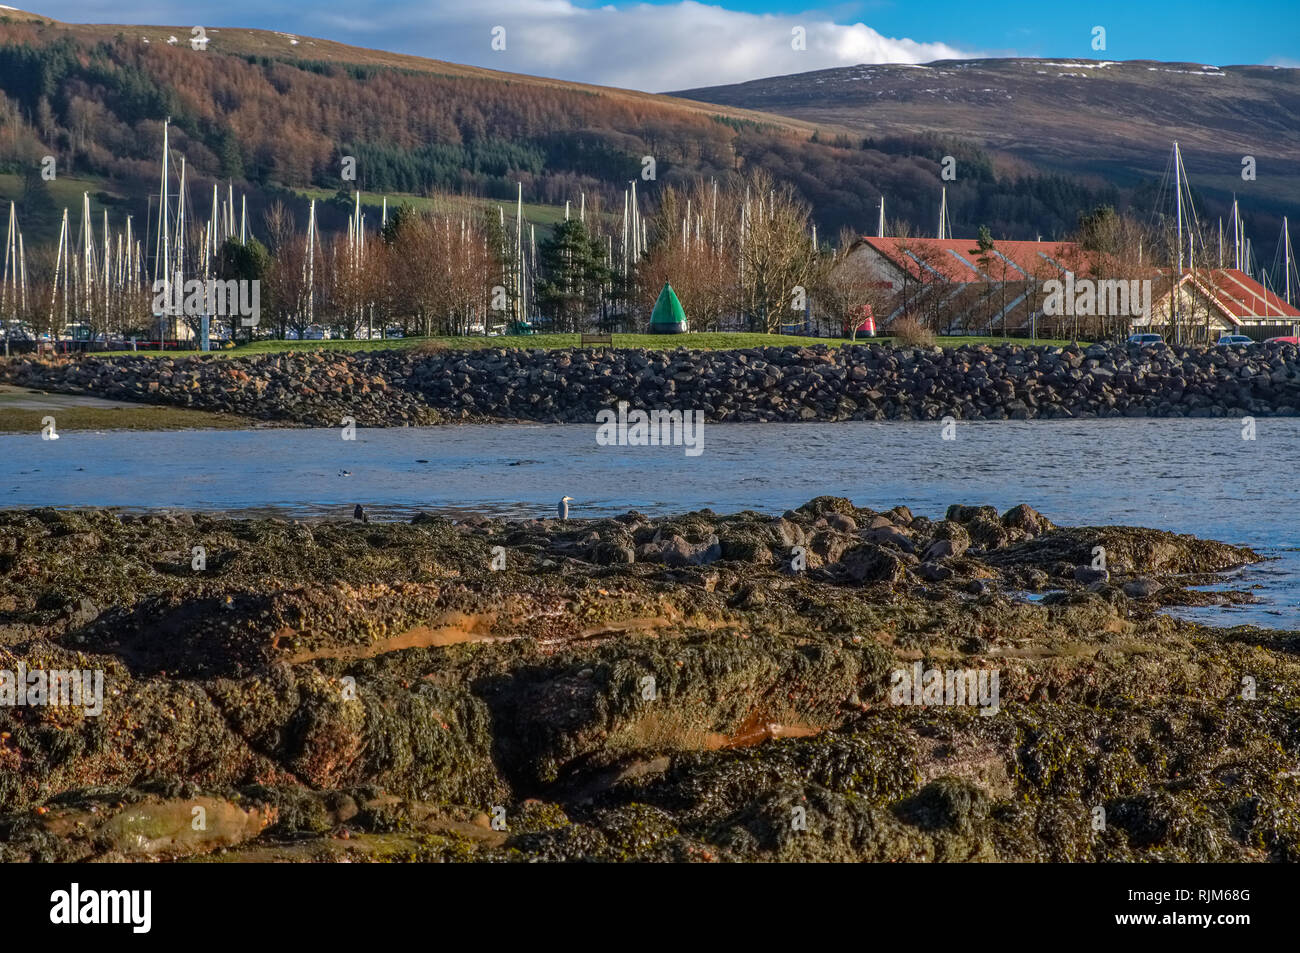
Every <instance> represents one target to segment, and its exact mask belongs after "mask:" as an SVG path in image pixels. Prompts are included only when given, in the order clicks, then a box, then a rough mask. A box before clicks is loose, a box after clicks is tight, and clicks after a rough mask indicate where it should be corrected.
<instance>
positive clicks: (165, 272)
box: [146, 116, 172, 303]
mask: <svg viewBox="0 0 1300 953" xmlns="http://www.w3.org/2000/svg"><path fill="white" fill-rule="evenodd" d="M170 122H171V117H170V116H168V117H167V119H166V121H164V122H163V156H162V185H161V186H160V187H159V189H158V199H159V203H158V247H157V251H156V253H155V255H154V260H153V277H154V281H155V282H156V281H157V280H158V278H159V273H160V272H161V276H162V280H163V281H165V282H166V283H167V285H166V287H167V289H168V290H169V291H170V289H171V283H172V268H171V244H170V242H171V235H170V229H171V222H170V216H169V214H168V210H167V154H168V151H169V150H168V147H167V126H168V124H169V123H170ZM146 224H148V223H147V222H146ZM167 300H168V302H169V303H170V301H171V295H170V294H168V296H167Z"/></svg>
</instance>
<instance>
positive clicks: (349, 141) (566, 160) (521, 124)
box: [0, 19, 1127, 239]
mask: <svg viewBox="0 0 1300 953" xmlns="http://www.w3.org/2000/svg"><path fill="white" fill-rule="evenodd" d="M521 79H522V78H521ZM169 116H170V117H171V120H172V126H171V130H172V140H171V141H172V147H173V149H175V150H176V152H177V153H178V154H180V155H183V156H184V157H185V158H186V162H187V168H188V175H189V177H190V181H191V182H192V183H193V184H194V186H195V188H196V194H199V195H202V194H203V192H202V191H200V190H202V189H210V185H211V183H212V182H223V183H224V182H227V181H233V182H234V183H236V184H237V185H242V186H245V187H246V188H248V189H250V190H251V192H252V196H253V197H252V198H251V199H250V202H252V203H253V204H255V205H256V206H257V207H258V208H259V209H261V208H264V207H265V206H266V205H268V204H270V202H271V201H273V200H274V199H277V198H278V199H281V200H284V199H286V197H287V196H288V194H289V193H288V192H287V191H286V190H290V189H302V188H309V187H314V188H322V189H328V190H336V189H344V190H347V189H352V188H356V189H360V190H362V191H363V192H366V193H371V194H374V193H387V194H396V193H405V194H414V195H424V194H427V193H429V192H432V191H438V192H444V193H455V194H462V195H473V196H481V197H485V198H495V199H503V200H505V199H513V198H515V196H516V194H517V193H516V190H517V188H518V187H519V186H522V190H523V197H524V200H525V201H529V202H537V203H545V204H556V205H562V204H563V203H564V202H565V201H573V202H575V203H576V202H577V201H578V199H579V196H581V195H583V194H585V195H586V196H587V199H588V201H589V202H592V203H596V204H602V205H604V206H605V207H609V208H616V207H618V205H619V203H621V201H622V192H623V190H624V189H625V188H626V186H627V184H628V182H629V181H630V180H632V179H637V180H638V187H639V189H640V190H641V193H642V195H643V196H644V197H645V198H646V200H647V201H648V202H650V203H652V204H653V203H654V202H655V201H656V198H657V191H658V190H662V189H663V188H664V187H666V186H671V185H677V186H683V187H684V186H688V185H689V184H690V183H692V182H695V181H698V180H700V179H716V180H718V181H719V182H720V183H721V184H723V185H724V186H730V185H734V184H735V183H736V182H738V181H740V180H741V178H742V176H743V175H745V174H747V173H749V172H752V171H756V170H763V171H766V172H767V173H769V174H770V175H771V176H772V177H773V178H774V179H775V180H776V181H777V182H780V183H788V184H789V185H791V186H792V187H793V188H794V189H795V191H796V193H797V194H798V195H799V197H800V198H802V199H803V200H804V201H806V202H807V203H808V204H809V205H810V206H811V207H812V210H813V220H814V222H815V223H816V224H817V225H818V227H819V228H820V229H821V230H823V232H825V233H827V234H830V233H832V232H835V231H838V230H840V229H842V228H851V229H855V230H859V231H873V230H874V224H875V221H876V216H877V210H878V207H879V201H880V197H881V195H882V194H883V195H884V196H886V204H887V209H888V213H889V217H890V218H891V219H899V220H903V221H907V222H910V223H912V224H913V225H914V226H915V227H916V228H917V229H918V230H921V231H923V232H927V233H928V232H930V231H932V230H933V229H934V227H935V223H936V222H937V216H938V209H939V191H940V186H941V184H946V185H947V187H948V203H949V214H950V217H951V220H952V225H953V228H954V229H955V231H956V232H957V233H968V234H974V232H975V231H976V230H977V229H978V228H979V226H981V225H983V226H987V227H988V228H989V229H990V230H991V231H992V233H993V234H994V235H995V236H997V237H999V238H1008V239H1010V238H1034V237H1035V236H1037V235H1042V236H1043V237H1045V238H1056V237H1061V236H1063V235H1064V234H1066V233H1068V232H1069V231H1070V230H1071V229H1072V228H1073V227H1074V225H1075V223H1076V221H1077V216H1078V213H1079V212H1080V211H1082V210H1084V209H1088V208H1093V207H1095V206H1097V205H1099V204H1110V205H1115V206H1123V205H1124V204H1126V200H1127V197H1126V196H1124V195H1121V194H1120V193H1119V192H1117V191H1116V190H1115V189H1113V188H1109V187H1105V186H1094V185H1090V184H1086V183H1083V182H1079V181H1075V180H1072V179H1067V178H1063V177H1061V176H1037V175H1032V174H1029V175H1026V174H1017V175H1011V174H999V173H998V172H997V171H996V169H995V167H994V164H993V162H992V160H991V159H990V157H989V156H988V155H987V154H985V153H983V152H981V151H980V150H979V149H977V148H974V147H971V146H965V145H962V144H960V143H953V142H943V141H940V140H937V139H935V138H933V137H929V138H927V137H890V138H879V139H872V138H868V139H865V140H861V139H850V138H847V137H843V136H841V137H838V138H827V137H823V136H821V135H819V134H812V135H811V136H809V135H808V134H806V133H803V132H801V131H799V130H796V129H794V128H791V127H788V126H781V125H776V124H773V123H766V122H762V121H757V120H755V121H749V120H744V119H736V118H734V117H730V116H722V115H710V114H709V113H707V112H704V111H700V110H699V109H692V108H686V107H684V106H683V105H681V104H679V103H676V102H674V101H672V100H669V99H663V100H655V99H651V98H647V97H634V96H624V95H620V94H619V93H618V92H617V91H611V90H600V89H596V88H594V87H593V88H590V89H584V88H582V87H577V86H573V85H563V84H546V83H541V82H536V81H531V82H524V81H519V82H515V81H511V80H510V79H509V77H508V76H505V75H503V76H502V78H497V77H495V76H490V75H483V76H478V75H448V74H440V73H436V72H421V71H416V70H408V69H398V68H390V67H376V66H371V65H355V64H347V63H338V62H319V61H309V60H290V59H281V58H270V57H266V56H241V55H234V54H229V53H220V52H211V51H206V52H198V51H194V50H191V49H190V48H189V47H188V46H187V45H185V44H183V43H182V44H178V45H174V46H172V45H165V44H159V43H144V42H141V41H140V40H139V39H138V38H133V37H127V36H125V35H123V34H118V35H116V36H114V37H112V38H111V39H104V40H99V41H95V42H90V41H87V40H83V39H79V38H74V37H73V36H71V35H69V34H68V33H66V32H65V31H60V30H59V29H58V28H57V27H54V26H50V25H38V24H31V23H17V22H6V21H4V20H2V19H0V171H5V172H10V173H16V174H18V175H19V176H21V177H23V178H24V179H25V183H24V188H23V191H22V195H21V196H20V211H21V212H22V213H23V214H24V216H25V221H26V222H27V223H28V227H29V228H31V229H34V230H35V233H36V234H37V235H40V236H45V237H48V236H49V232H50V230H51V229H52V230H53V232H54V234H55V235H57V231H58V214H59V212H58V210H57V209H53V208H52V203H51V202H50V201H49V199H48V196H44V195H42V194H41V192H42V185H41V181H40V179H39V178H37V177H33V176H32V175H31V170H32V169H33V168H35V167H36V166H37V164H38V163H39V161H40V159H41V157H42V156H45V155H54V156H55V157H56V159H57V163H58V169H59V171H60V174H64V175H75V176H82V177H89V178H93V179H96V180H101V181H103V182H104V183H106V185H107V186H108V187H110V188H111V190H112V191H115V192H117V193H119V194H121V195H126V196H129V197H130V198H128V199H126V200H124V201H123V202H121V203H120V204H124V205H125V206H126V210H127V211H131V212H133V213H134V214H135V215H136V216H137V220H143V217H144V216H145V215H147V214H148V206H147V204H146V196H147V195H148V194H149V191H150V190H151V189H154V188H155V186H156V178H157V165H158V157H159V155H160V153H161V148H162V120H163V119H165V118H167V117H169ZM945 155H953V156H955V157H956V158H957V159H958V162H959V170H960V172H959V175H958V178H957V180H956V181H955V182H949V183H943V182H941V179H940V174H939V172H940V162H941V160H942V158H943V156H945ZM347 156H351V157H352V158H353V159H355V160H356V161H355V179H349V180H345V178H344V174H343V170H344V162H343V160H344V157H347ZM647 156H649V157H652V158H653V160H654V169H653V175H654V177H653V179H647V178H646V177H645V176H644V175H643V170H645V168H646V166H645V157H647ZM342 221H343V219H342V218H340V220H339V223H338V224H340V225H341V224H342ZM325 224H326V226H327V227H328V226H329V225H330V222H328V221H326V222H325Z"/></svg>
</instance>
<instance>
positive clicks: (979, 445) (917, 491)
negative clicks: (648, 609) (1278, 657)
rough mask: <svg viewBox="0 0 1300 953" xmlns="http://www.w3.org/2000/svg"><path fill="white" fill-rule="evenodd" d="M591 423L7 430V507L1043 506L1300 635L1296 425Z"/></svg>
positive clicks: (3, 469)
mask: <svg viewBox="0 0 1300 953" xmlns="http://www.w3.org/2000/svg"><path fill="white" fill-rule="evenodd" d="M595 433H596V430H595V426H594V425H592V426H582V425H554V426H551V425H483V426H463V427H435V428H406V429H376V430H364V429H362V430H358V431H357V434H356V440H355V441H345V440H343V439H341V436H340V431H339V430H270V429H268V430H256V431H177V432H167V433H134V432H129V431H118V432H108V433H95V432H65V433H63V434H61V436H60V439H59V440H57V441H42V440H41V439H40V438H39V436H37V435H4V436H0V507H31V506H63V507H68V506H118V507H125V508H129V509H152V508H191V509H199V510H208V511H214V510H215V511H226V512H235V511H248V512H261V513H266V512H274V513H278V514H280V515H285V516H294V517H315V516H348V515H350V514H351V511H352V507H353V505H354V504H356V503H361V504H363V505H364V506H366V507H367V509H368V510H369V511H370V512H371V514H372V517H375V516H378V517H381V518H382V517H383V516H385V515H388V516H393V517H399V516H405V515H409V513H410V512H412V511H413V510H416V509H424V510H433V511H439V510H441V511H448V512H465V511H474V512H482V513H489V514H498V515H506V516H513V517H524V516H550V515H552V514H553V513H554V510H555V504H556V501H558V500H559V499H560V497H562V496H571V497H574V499H575V502H574V504H573V511H572V512H573V515H574V516H592V515H606V514H612V513H621V512H625V511H627V510H629V509H637V510H640V511H642V512H646V513H675V512H684V511H686V510H691V509H699V508H703V507H711V508H712V509H714V510H716V511H718V512H734V511H736V510H742V509H754V510H759V511H762V512H772V513H779V512H782V511H784V510H785V509H788V508H790V507H794V506H797V505H799V504H800V503H803V502H805V501H807V500H809V499H811V498H812V497H815V496H820V495H825V494H830V495H835V496H846V497H849V498H850V499H852V500H853V501H854V502H855V503H857V504H859V505H861V506H869V507H872V508H875V509H887V508H888V507H891V506H893V505H895V504H898V503H905V504H907V505H908V506H909V507H911V508H912V510H913V512H916V513H920V514H924V515H926V516H932V517H937V516H942V515H943V512H944V510H945V509H946V508H947V506H948V504H949V503H956V502H964V503H991V504H993V505H994V506H997V507H998V508H999V509H1006V508H1007V507H1010V506H1014V505H1015V504H1017V503H1029V504H1030V505H1032V506H1034V507H1035V508H1037V509H1039V510H1041V511H1042V512H1043V513H1044V514H1046V515H1047V516H1048V517H1049V518H1051V519H1052V520H1054V521H1056V522H1058V523H1062V524H1065V525H1072V524H1120V523H1123V524H1132V525H1140V526H1153V527H1157V528H1160V529H1168V530H1173V531H1176V532H1181V533H1194V534H1196V535H1198V536H1204V537H1209V538H1213V539H1220V540H1223V541H1225V542H1230V543H1239V544H1244V545H1248V546H1251V547H1253V548H1255V549H1257V550H1260V551H1262V552H1264V553H1266V554H1267V555H1269V556H1271V557H1274V558H1273V559H1272V560H1271V561H1270V562H1267V563H1264V564H1262V565H1260V566H1256V567H1251V568H1248V569H1244V570H1242V571H1241V572H1240V573H1239V574H1237V576H1236V577H1235V578H1234V579H1232V580H1230V581H1231V583H1232V584H1233V585H1234V586H1239V587H1240V586H1246V587H1256V593H1257V595H1258V596H1259V598H1260V599H1261V600H1262V602H1261V604H1259V605H1256V606H1251V607H1238V608H1232V609H1227V608H1211V609H1198V610H1193V611H1191V612H1189V613H1188V614H1190V615H1193V616H1195V617H1197V618H1201V619H1204V620H1205V621H1211V622H1215V623H1216V624H1230V623H1237V622H1241V623H1255V624H1259V625H1268V626H1279V627H1285V628H1297V629H1300V549H1297V547H1298V546H1300V541H1298V539H1297V533H1296V516H1295V514H1296V512H1297V507H1296V503H1297V501H1298V500H1297V491H1296V487H1297V480H1298V479H1300V420H1296V419H1260V420H1258V421H1257V423H1256V435H1255V439H1254V440H1244V439H1242V424H1241V422H1240V421H1239V420H1235V419H1228V420H1089V421H1023V422H1020V421H991V422H983V423H965V422H961V423H958V425H957V431H956V439H954V440H951V441H945V440H943V439H941V428H940V425H939V424H938V423H937V422H936V423H900V422H881V423H867V422H863V423H836V424H733V425H727V424H713V425H707V426H706V427H705V429H704V443H703V448H704V449H703V453H701V454H700V455H699V456H688V455H686V453H685V452H684V450H683V448H681V447H613V446H598V445H597V443H596V439H595Z"/></svg>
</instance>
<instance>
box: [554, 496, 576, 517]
mask: <svg viewBox="0 0 1300 953" xmlns="http://www.w3.org/2000/svg"><path fill="white" fill-rule="evenodd" d="M572 501H573V497H571V496H566V497H565V498H564V499H562V500H560V505H559V506H557V507H556V508H555V515H556V516H558V517H559V518H560V521H561V522H563V521H564V520H567V519H568V518H569V503H571V502H572Z"/></svg>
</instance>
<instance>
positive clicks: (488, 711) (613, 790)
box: [0, 497, 1300, 861]
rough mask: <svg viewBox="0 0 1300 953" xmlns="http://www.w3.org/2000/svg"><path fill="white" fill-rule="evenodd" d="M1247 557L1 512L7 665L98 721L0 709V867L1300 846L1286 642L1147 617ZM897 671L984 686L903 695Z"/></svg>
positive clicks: (954, 538)
mask: <svg viewBox="0 0 1300 953" xmlns="http://www.w3.org/2000/svg"><path fill="white" fill-rule="evenodd" d="M199 544H202V545H204V546H205V547H206V549H207V561H206V566H205V567H204V568H203V569H202V570H201V571H196V570H195V569H194V567H193V565H192V563H191V561H190V552H191V547H192V546H194V545H199ZM1099 546H1100V547H1103V548H1104V549H1105V551H1106V554H1107V569H1106V570H1104V571H1102V570H1093V569H1092V564H1093V561H1094V559H1095V552H1096V549H1097V547H1099ZM502 554H503V555H504V565H503V566H502V564H501V563H500V562H499V561H498V559H497V557H498V556H500V555H502ZM1254 559H1256V557H1255V555H1254V554H1252V553H1251V552H1249V551H1248V550H1244V549H1241V548H1238V547H1234V546H1229V545H1224V544H1221V543H1215V542H1209V541H1204V540H1197V539H1194V538H1192V537H1188V536H1176V535H1173V534H1171V533H1165V532H1161V531H1159V530H1154V529H1137V528H1126V527H1073V528H1065V527H1060V526H1056V525H1054V524H1053V523H1052V521H1050V520H1049V519H1047V518H1046V517H1045V516H1043V515H1042V514H1039V513H1037V512H1036V511H1034V510H1033V509H1032V508H1030V507H1028V506H1019V507H1015V508H1014V509H1011V510H1009V511H1007V512H1004V513H998V512H997V511H996V510H994V509H993V508H992V507H985V506H954V507H951V508H950V509H949V510H948V512H947V513H946V515H945V518H943V519H930V518H926V517H924V516H919V515H915V514H913V513H911V512H910V511H909V510H908V509H907V507H905V506H897V507H894V508H892V509H890V510H887V511H875V510H871V509H866V508H863V507H855V506H854V505H853V504H852V503H850V502H849V501H848V500H844V499H837V498H828V497H821V498H818V499H815V500H812V501H810V502H809V503H807V504H805V505H803V506H800V507H798V508H797V509H794V510H790V511H788V512H785V513H783V514H779V515H778V514H763V513H754V512H745V513H738V514H732V515H722V514H718V513H714V512H711V511H708V510H702V511H697V512H692V513H685V514H680V515H676V516H668V517H660V518H651V517H647V516H645V515H643V514H639V513H634V512H632V513H626V514H623V515H621V516H617V517H613V518H607V519H595V520H571V521H566V522H563V523H561V522H558V521H555V520H524V521H507V520H500V519H485V518H475V517H466V518H463V519H461V520H459V521H455V522H453V521H451V520H448V519H446V518H443V517H440V516H433V515H419V516H417V517H416V518H415V519H413V520H411V521H409V522H392V523H368V524H367V523H359V522H355V521H351V520H346V521H321V522H310V523H308V522H288V521H285V520H279V519H257V520H227V519H220V518H214V517H211V516H206V515H202V514H159V515H149V516H143V517H137V516H131V515H125V514H117V513H112V512H105V511H84V512H70V511H59V510H53V509H41V510H31V511H9V512H4V513H0V671H4V670H8V671H10V672H13V671H16V670H17V668H18V666H19V665H20V664H22V665H25V666H26V669H27V671H29V672H30V671H35V670H44V671H49V670H73V669H76V670H84V671H90V670H98V671H102V672H103V705H102V710H99V711H98V712H89V711H84V710H83V709H82V708H80V707H77V706H75V705H74V706H68V705H63V706H54V705H48V704H28V705H0V861H29V860H44V861H54V860H89V859H99V860H149V859H157V858H184V857H204V856H213V857H215V856H219V855H221V856H224V857H225V858H226V859H228V860H261V861H266V860H303V861H309V860H340V861H341V860H503V861H524V860H533V861H549V860H583V859H585V860H601V861H617V860H638V861H655V860H665V861H666V860H672V861H687V860H693V861H710V860H724V861H726V860H784V861H799V860H836V861H850V860H853V861H902V860H951V861H968V860H1005V861H1034V860H1055V861H1134V860H1142V861H1176V860H1182V861H1225V860H1246V861H1249V860H1270V859H1271V860H1292V861H1293V860H1296V859H1298V858H1300V778H1297V774H1296V765H1297V763H1298V759H1300V748H1298V747H1297V739H1296V731H1295V725H1296V716H1295V698H1296V697H1297V696H1296V693H1297V690H1298V689H1300V661H1298V660H1297V656H1296V652H1295V644H1296V643H1295V639H1296V634H1295V633H1293V632H1269V631H1262V630H1259V629H1254V628H1250V629H1242V630H1216V629H1209V628H1204V627H1201V626H1198V625H1195V624H1192V623H1187V622H1182V621H1178V620H1176V619H1172V618H1169V617H1167V616H1166V615H1164V614H1162V613H1161V612H1160V611H1159V608H1160V607H1161V606H1163V605H1167V604H1169V603H1171V602H1178V601H1182V600H1185V599H1187V598H1190V597H1192V596H1193V595H1194V594H1193V593H1192V592H1191V591H1190V590H1189V587H1191V586H1194V585H1196V584H1198V583H1201V582H1204V581H1206V579H1207V578H1208V576H1207V574H1209V573H1213V572H1215V571H1217V570H1223V569H1226V568H1228V567H1231V566H1235V565H1238V564H1240V563H1243V562H1250V561H1253V560H1254ZM800 567H802V568H800ZM1026 590H1033V591H1035V592H1037V593H1039V594H1040V596H1039V597H1038V598H1036V599H1034V600H1030V599H1028V598H1027V597H1026V596H1025V591H1026ZM918 668H920V669H924V670H926V671H927V672H928V671H938V672H940V673H945V678H946V673H949V672H957V673H975V674H976V675H978V673H981V672H982V673H984V676H982V677H984V678H985V681H984V683H983V684H991V683H989V678H988V677H990V676H991V675H992V674H993V673H996V674H997V676H998V682H997V690H996V695H991V694H990V696H989V697H984V696H981V697H980V699H978V700H977V699H974V698H967V699H965V701H960V700H957V699H955V698H947V697H931V696H925V697H922V698H920V699H918V698H917V697H916V694H915V693H911V692H905V693H902V694H901V695H900V694H899V693H898V692H897V690H896V689H897V687H898V684H899V676H900V675H906V674H908V673H912V672H914V671H916V670H917V669H918ZM1246 675H1249V676H1250V677H1251V678H1252V680H1253V682H1254V683H1255V684H1254V688H1253V690H1252V691H1251V692H1250V693H1249V694H1248V695H1247V694H1245V693H1243V691H1242V680H1243V676H1246ZM977 701H978V704H977V703H976V702H977ZM1098 806H1100V807H1102V808H1104V810H1105V816H1106V825H1105V827H1104V829H1102V830H1097V829H1096V827H1095V825H1094V823H1093V822H1094V819H1095V817H1096V813H1095V809H1096V808H1097V807H1098ZM196 807H201V808H203V809H204V811H205V813H206V818H207V826H206V828H205V829H204V830H203V831H199V832H196V831H194V830H193V829H192V827H191V823H190V820H191V817H192V816H193V812H194V809H195V808H196ZM796 808H797V809H800V810H801V811H802V812H803V813H804V814H805V815H806V821H807V823H806V826H805V828H804V829H798V828H796V827H794V826H792V824H791V817H792V812H793V811H794V810H795V809H796ZM492 819H498V820H500V821H503V822H504V823H503V824H502V823H498V824H496V825H495V826H494V825H493V824H492V823H491V820H492Z"/></svg>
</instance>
